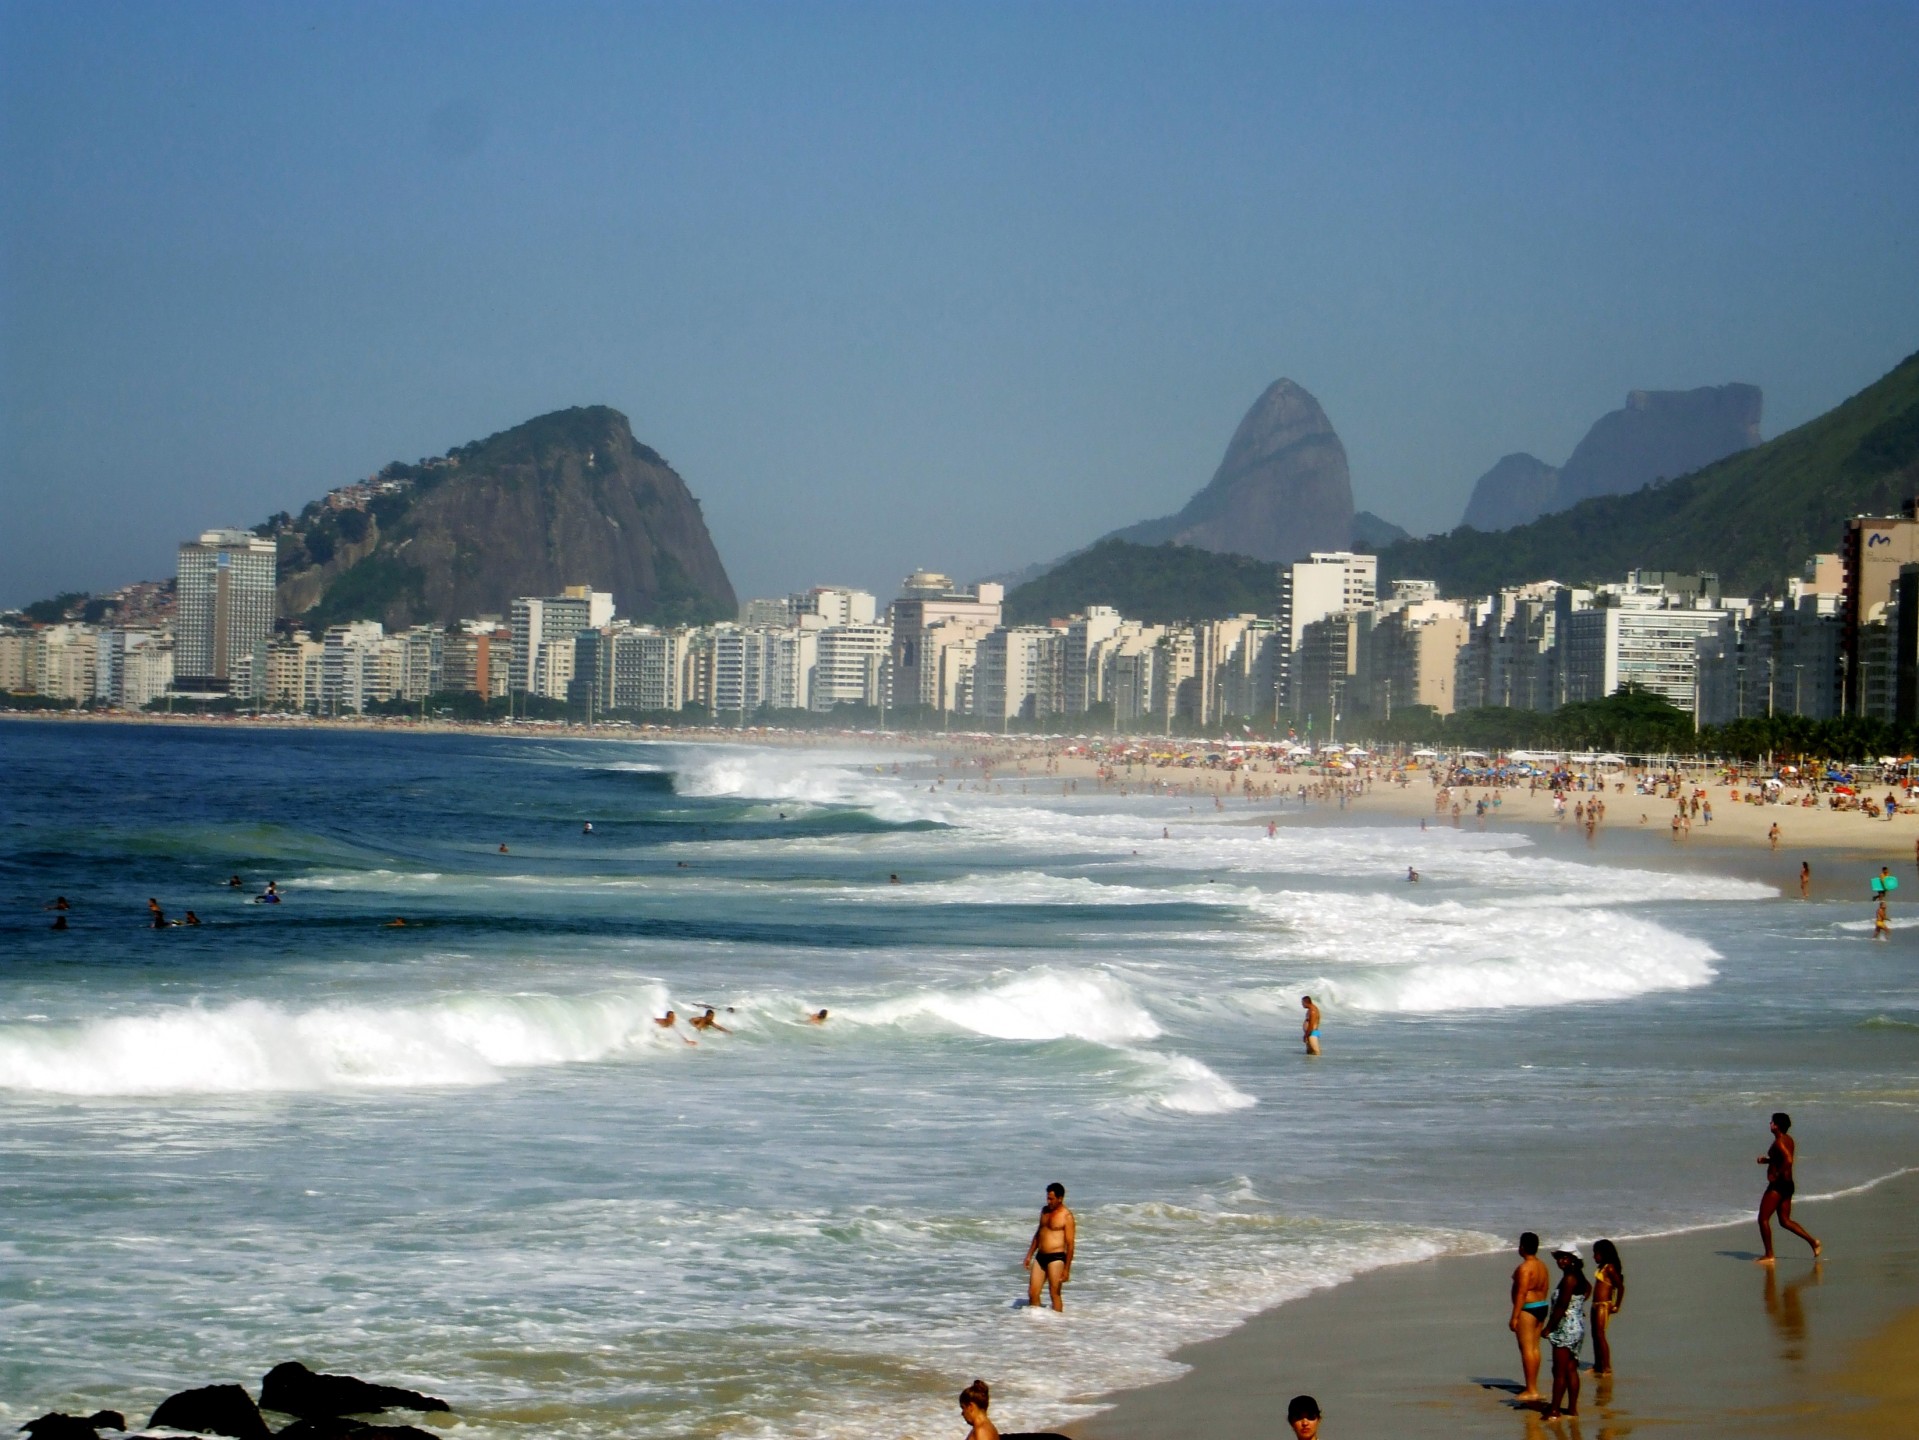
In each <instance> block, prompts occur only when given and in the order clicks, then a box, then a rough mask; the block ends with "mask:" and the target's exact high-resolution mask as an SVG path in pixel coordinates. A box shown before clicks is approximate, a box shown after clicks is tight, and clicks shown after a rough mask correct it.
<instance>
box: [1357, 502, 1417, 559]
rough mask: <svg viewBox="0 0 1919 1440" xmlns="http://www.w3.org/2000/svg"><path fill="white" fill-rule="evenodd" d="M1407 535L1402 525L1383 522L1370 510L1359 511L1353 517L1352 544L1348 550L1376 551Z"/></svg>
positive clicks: (1388, 521) (1387, 521)
mask: <svg viewBox="0 0 1919 1440" xmlns="http://www.w3.org/2000/svg"><path fill="white" fill-rule="evenodd" d="M1408 533H1409V532H1408V531H1407V529H1406V527H1405V526H1403V525H1395V524H1393V522H1392V521H1390V520H1383V519H1381V518H1380V517H1379V516H1377V515H1375V514H1373V512H1372V511H1370V510H1361V511H1360V512H1359V513H1358V514H1356V515H1354V516H1353V543H1352V545H1351V547H1350V548H1352V549H1354V550H1361V551H1365V550H1372V551H1377V550H1379V549H1381V548H1382V547H1384V546H1387V545H1390V544H1392V543H1393V541H1395V540H1404V539H1406V537H1407V535H1408Z"/></svg>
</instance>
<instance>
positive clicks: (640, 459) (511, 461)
mask: <svg viewBox="0 0 1919 1440" xmlns="http://www.w3.org/2000/svg"><path fill="white" fill-rule="evenodd" d="M370 488H371V489H372V490H373V491H375V492H378V493H374V494H373V495H372V497H371V499H370V500H369V501H368V502H367V503H366V504H365V506H364V508H353V507H346V508H339V507H329V506H327V505H326V504H324V503H321V502H316V503H315V504H312V505H309V506H307V508H306V510H304V511H303V512H301V514H300V516H299V517H298V518H297V519H295V518H292V517H288V516H277V517H275V520H274V521H270V522H268V526H266V527H262V530H263V531H265V530H267V529H268V528H271V529H272V530H273V531H274V533H275V534H276V535H277V538H278V542H279V546H280V596H279V599H280V613H281V614H283V615H287V616H294V617H298V618H300V619H302V620H304V621H306V622H307V623H308V624H310V625H321V624H332V623H337V622H339V621H343V620H352V619H370V620H382V621H385V622H386V624H387V625H389V626H405V625H414V624H420V623H423V622H432V623H436V624H445V623H448V622H450V621H453V620H456V619H459V618H460V617H462V616H468V615H482V614H492V615H505V614H506V613H507V612H508V609H509V608H510V606H511V604H512V602H513V599H514V597H516V596H520V595H556V594H558V593H559V592H560V590H561V589H562V588H563V587H565V586H567V585H591V586H593V588H595V589H596V590H610V591H612V592H613V603H614V605H615V606H616V607H617V609H618V610H619V613H620V614H621V615H623V616H630V617H632V618H634V619H640V620H654V621H661V622H689V623H692V622H699V621H704V620H715V619H724V618H730V617H732V616H733V615H734V614H736V613H737V612H738V602H737V601H736V600H735V598H734V595H733V586H732V583H731V582H730V581H729V580H728V579H727V576H726V567H725V566H724V565H722V564H721V563H720V556H719V552H718V551H717V550H716V549H714V547H713V540H712V537H711V536H710V535H708V534H707V530H706V520H705V518H704V517H703V516H702V515H701V513H700V502H699V501H698V500H695V499H694V498H693V496H692V493H691V492H690V491H688V490H687V488H686V482H685V481H683V480H682V479H680V477H679V476H678V475H677V474H676V473H674V471H673V468H672V467H671V466H669V465H668V464H667V463H666V461H665V460H663V459H661V458H660V456H659V455H658V454H657V453H656V452H655V451H653V450H651V449H649V448H648V447H647V446H645V445H642V444H640V443H639V442H638V441H637V440H635V439H634V438H633V430H632V427H631V426H630V425H629V424H628V423H627V419H626V416H624V415H622V414H621V413H620V412H619V411H617V410H613V409H609V408H608V407H606V406H604V405H590V406H584V407H575V408H573V409H571V410H557V411H555V412H553V413H552V414H550V415H542V416H540V417H539V418H537V419H534V420H529V421H527V422H526V423H525V424H524V425H518V426H515V427H514V428H513V429H511V430H502V431H501V432H500V433H499V434H497V435H492V436H489V437H487V438H486V439H484V440H477V441H474V442H473V443H472V444H470V445H462V446H459V447H457V448H455V449H453V450H449V451H448V452H447V453H446V455H445V456H444V457H439V458H435V459H431V460H423V461H421V462H420V463H419V464H418V465H405V464H399V463H395V464H392V465H389V466H387V467H386V469H384V470H382V471H381V472H380V474H379V476H378V477H376V479H375V481H374V482H371V485H370Z"/></svg>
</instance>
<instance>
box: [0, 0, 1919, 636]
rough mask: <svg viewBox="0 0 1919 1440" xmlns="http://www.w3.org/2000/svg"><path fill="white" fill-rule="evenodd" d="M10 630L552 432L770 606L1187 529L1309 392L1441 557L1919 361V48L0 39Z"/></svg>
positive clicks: (1430, 12) (1537, 22) (410, 16)
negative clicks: (683, 519) (228, 528)
mask: <svg viewBox="0 0 1919 1440" xmlns="http://www.w3.org/2000/svg"><path fill="white" fill-rule="evenodd" d="M0 306H4V309H3V310H0V604H8V603H21V602H24V601H27V600H31V599H34V598H37V597H39V596H41V595H45V594H48V593H51V592H53V591H55V590H59V589H70V588H72V589H80V588H105V587H109V586H112V585H115V584H118V583H121V582H124V581H127V580H131V579H136V578H142V577H157V576H164V575H167V574H170V573H172V568H173V552H174V547H175V546H176V545H177V543H178V542H179V541H180V540H181V539H182V538H184V537H186V536H188V535H190V534H193V533H196V532H198V531H199V530H201V529H202V528H205V527H207V526H210V525H216V524H251V523H253V522H255V521H257V520H260V519H262V518H264V517H265V516H266V515H268V514H269V513H271V512H272V511H275V510H279V509H282V508H285V509H297V508H298V507H299V506H300V505H301V504H302V503H304V502H305V501H306V500H309V499H311V498H313V497H315V496H317V495H319V494H320V493H321V492H322V491H324V490H325V489H327V488H329V487H331V486H333V485H337V484H342V483H345V482H347V481H349V480H353V479H356V478H359V477H361V476H363V475H365V474H367V473H369V472H371V471H372V470H374V469H375V468H377V467H378V466H379V465H381V464H383V463H384V462H386V461H387V460H390V459H395V458H400V459H409V460H410V459H414V458H417V457H419V456H422V455H426V454H437V453H440V452H442V451H444V450H446V449H447V448H449V447H450V446H452V445H455V444H459V443H463V442H465V441H467V440H470V439H473V438H476V437H478V436H482V435H485V434H488V433H490V432H492V431H495V430H499V429H503V428H505V427H507V426H509V425H512V424H515V423H517V422H519V421H521V420H524V419H526V418H528V417H530V416H532V415H535V414H538V413H541V412H543V411H546V410H550V409H555V408H558V407H561V406H565V405H573V404H584V403H592V402H603V403H606V404H610V405H614V406H617V407H618V408H620V409H621V410H624V411H625V412H626V413H627V414H628V415H630V416H631V417H632V420H633V428H634V430H635V432H636V433H637V434H638V435H639V436H640V438H641V439H642V440H644V441H646V442H647V443H649V444H651V445H653V446H654V447H655V448H656V449H658V450H660V451H661V452H662V453H664V454H665V455H666V456H667V458H668V459H669V460H670V461H671V462H672V463H673V464H674V465H675V466H676V467H677V468H678V469H679V471H680V472H681V474H683V475H684V476H685V477H686V480H687V482H688V484H689V485H690V486H691V487H692V489H693V492H694V493H695V494H696V495H698V496H699V497H700V498H701V500H702V501H703V502H704V504H705V509H706V514H707V517H708V520H709V522H710V524H711V526H712V529H713V534H714V538H715V540H716V541H717V542H718V544H719V548H720V553H721V555H722V556H723V557H724V558H725V560H726V563H727V566H728V569H729V571H730V572H731V574H732V576H733V578H734V582H735V585H736V587H737V588H738V589H739V591H740V593H741V594H742V596H744V595H748V594H762V593H776V592H779V591H782V590H785V589H789V588H793V587H798V586H802V585H806V584H811V583H818V582H825V581H839V582H851V583H855V584H864V585H867V586H869V587H872V588H875V589H878V590H879V591H880V592H881V594H882V595H883V596H888V595H891V594H892V593H893V587H894V585H895V584H896V583H897V580H898V577H899V576H900V575H901V574H902V573H904V572H905V571H906V570H907V569H909V568H912V567H916V566H921V565H926V566H932V567H935V568H939V569H946V570H951V571H953V572H955V573H957V574H959V575H960V576H962V577H971V576H975V575H978V574H983V573H990V572H992V571H994V570H999V569H1005V568H1009V567H1014V566H1018V565H1021V564H1024V563H1026V562H1029V561H1032V560H1036V559H1043V558H1047V557H1050V556H1053V555H1057V554H1058V553H1060V552H1061V551H1063V550H1067V549H1070V548H1072V547H1075V546H1077V545H1080V544H1083V543H1085V542H1086V541H1088V540H1090V539H1092V538H1093V537H1094V536H1096V535H1097V534H1099V533H1101V532H1103V531H1104V530H1107V529H1110V528H1112V527H1114V526H1117V525H1120V524H1124V523H1127V522H1131V521H1134V520H1138V519H1143V518H1145V517H1147V516H1150V515H1156V514H1161V513H1164V512H1166V511H1168V510H1171V509H1173V508H1176V507H1177V506H1178V505H1179V504H1181V503H1182V502H1183V501H1184V500H1185V499H1186V497H1187V496H1188V495H1189V494H1190V493H1191V492H1192V491H1193V490H1195V489H1197V488H1198V487H1199V486H1200V485H1202V484H1204V483H1205V481H1206V480H1207V479H1208V478H1209V476H1210V475H1211V473H1212V471H1213V468H1214V466H1215V465H1217V464H1218V462H1219V458H1220V455H1221V453H1222V452H1223V450H1224V449H1225V445H1226V441H1227V439H1228V437H1229V436H1230V435H1231V433H1232V430H1233V427H1234V425H1235V424H1237V422H1238V420H1239V418H1240V416H1241V414H1242V413H1243V412H1244V411H1245V409H1246V407H1247V406H1248V405H1249V404H1251V402H1252V401H1253V399H1254V398H1255V397H1256V396H1257V395H1258V394H1259V392H1260V391H1261V389H1263V388H1264V387H1265V385H1266V384H1267V383H1268V382H1270V381H1272V380H1273V379H1275V378H1277V377H1279V376H1281V375H1286V376H1290V377H1292V378H1293V379H1294V380H1297V381H1298V382H1299V383H1301V384H1302V385H1304V386H1305V387H1306V388H1307V389H1309V390H1311V391H1312V392H1313V393H1314V394H1315V395H1317V396H1318V397H1319V399H1320V401H1321V403H1322V404H1323V405H1324V406H1325V407H1326V410H1327V412H1328V413H1329V414H1330V415H1331V417H1332V420H1333V423H1334V425H1335V426H1336V427H1337V428H1338V430H1339V433H1340V435H1341V437H1342V438H1343V439H1344V440H1345V442H1346V448H1347V451H1348V453H1349V455H1350V457H1351V460H1352V468H1353V482H1354V490H1355V494H1356V498H1357V500H1358V503H1359V504H1360V505H1361V506H1362V507H1368V508H1371V509H1374V510H1377V511H1379V512H1381V513H1383V514H1385V515H1386V516H1387V517H1388V518H1391V519H1395V520H1397V521H1399V522H1400V523H1402V524H1405V525H1408V526H1409V527H1411V528H1413V529H1415V530H1417V531H1424V530H1429V529H1438V528H1446V527H1450V526H1451V525H1452V524H1454V523H1455V522H1456V521H1457V519H1458V517H1459V514H1460V511H1461V509H1462V508H1463V506H1464V504H1465V501H1466V496H1467V493H1468V490H1469V488H1470V486H1471V483H1472V481H1473V479H1474V478H1475V477H1476V476H1477V475H1478V474H1479V473H1480V472H1481V471H1483V470H1484V469H1486V468H1487V467H1488V466H1490V465H1491V464H1492V462H1493V461H1494V460H1496V459H1497V458H1498V457H1499V456H1500V455H1502V454H1504V453H1505V452H1507V451H1511V450H1522V449H1523V450H1531V451H1533V452H1535V453H1537V454H1539V455H1540V456H1542V457H1544V458H1545V459H1547V460H1549V461H1552V462H1554V463H1557V462H1559V461H1561V460H1563V459H1564V458H1565V457H1566V455H1567V453H1568V452H1569V451H1570V450H1571V448H1572V446H1573V445H1574V443H1575V442H1576V441H1577V440H1578V438H1579V436H1580V435H1581V434H1582V433H1583V432H1584V431H1585V429H1586V427H1587V426H1588V425H1590V424H1591V422H1592V421H1593V420H1594V419H1596V418H1597V417H1598V416H1599V415H1600V414H1602V413H1603V412H1605V411H1607V410H1610V409H1613V408H1615V407H1617V406H1618V405H1619V404H1620V403H1621V401H1622V399H1623V397H1624V394H1625V392H1626V391H1627V390H1628V389H1631V388H1634V387H1648V388H1666V387H1686V386H1693V385H1703V384H1713V383H1720V382H1724V381H1728V380H1748V381H1752V382H1755V383H1757V384H1759V385H1761V386H1763V387H1764V389H1765V392H1766V417H1765V431H1766V434H1767V435H1773V434H1776V433H1778V432H1779V431H1780V430H1782V429H1785V428H1788V427H1790V426H1791V425H1794V424H1797V423H1799V422H1801V421H1803V420H1806V419H1808V418H1810V417H1812V416H1813V415H1816V414H1817V413H1819V412H1820V411H1821V410H1824V409H1826V408H1827V407H1829V406H1831V405H1832V404H1834V403H1835V402H1837V401H1839V400H1841V399H1843V398H1844V397H1845V396H1847V395H1848V394H1851V393H1852V392H1854V391H1855V390H1857V389H1859V388H1860V387H1861V386H1863V385H1866V384H1868V383H1869V382H1871V381H1872V380H1874V379H1875V378H1877V377H1878V376H1879V375H1880V374H1882V373H1883V372H1884V371H1885V370H1887V369H1888V368H1890V367H1891V366H1892V365H1893V364H1894V363H1896V362H1897V361H1898V360H1900V359H1901V358H1902V357H1904V356H1905V355H1907V354H1909V353H1911V352H1912V351H1913V350H1915V349H1919V5H1915V4H1912V3H1897V4H1889V5H1883V6H1865V5H1844V4H1838V5H1834V4H1817V5H1811V4H1809V5H1800V6H1776V5H1765V4H1741V5H1724V6H1717V5H1712V6H1705V5H1692V6H1687V5H1675V4H1648V5H1631V6H1598V5H1562V4H1546V5H1538V4H1528V5H1516V6H1512V7H1509V8H1505V7H1501V8H1493V7H1485V6H1463V5H1445V4H1439V3H1421V4H1412V5H1371V6H1368V5H1347V4H1338V5H1332V4H1328V5H1324V6H1282V5H1247V6H1226V5H1212V6H1207V5H1199V4H1192V3H1181V4H1165V5H1155V6H1129V5H1111V4H1101V5H1080V4H1074V5H1066V4H1052V5H1048V4H1035V3H1022V4H1017V5H992V4H979V3H969V4H963V5H944V4H912V3H896V4H865V5H824V4H809V3H803V0H782V3H778V4H771V5H764V6H762V5H730V4H692V5H684V6H679V5H672V6H656V5H643V4H617V5H604V6H600V5H580V4H567V3H560V0H540V3H531V0H529V3H525V4H519V5H487V4H475V3H468V0H462V3H458V4H444V5H442V4H427V3H399V4H395V3H390V0H382V3H379V4H374V5H355V4H338V3H331V0H330V3H327V4H324V5H314V4H300V3H277V0H276V3H272V4H264V5H263V4H259V3H248V4H233V5H207V4H191V3H186V4H181V3H169V4H151V3H144V0H143V3H139V4H126V5H115V4H94V3H77V4H76V3H18V0H0Z"/></svg>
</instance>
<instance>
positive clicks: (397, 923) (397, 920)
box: [381, 915, 406, 930]
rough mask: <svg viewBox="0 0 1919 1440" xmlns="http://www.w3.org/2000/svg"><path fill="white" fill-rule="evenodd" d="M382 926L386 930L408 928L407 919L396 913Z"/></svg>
mask: <svg viewBox="0 0 1919 1440" xmlns="http://www.w3.org/2000/svg"><path fill="white" fill-rule="evenodd" d="M381 928H383V929H386V930H404V929H406V921H405V920H404V919H402V918H401V917H400V916H398V915H395V916H394V917H393V918H392V919H391V920H389V921H387V922H386V924H385V925H384V926H383V927H381Z"/></svg>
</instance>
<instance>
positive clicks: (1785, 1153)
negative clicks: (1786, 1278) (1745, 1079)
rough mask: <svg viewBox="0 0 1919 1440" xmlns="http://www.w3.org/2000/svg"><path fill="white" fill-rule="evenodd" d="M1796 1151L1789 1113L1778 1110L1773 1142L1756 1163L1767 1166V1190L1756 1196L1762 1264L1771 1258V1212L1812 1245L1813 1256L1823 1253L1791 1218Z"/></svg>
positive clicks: (1770, 1260)
mask: <svg viewBox="0 0 1919 1440" xmlns="http://www.w3.org/2000/svg"><path fill="white" fill-rule="evenodd" d="M1797 1152H1798V1146H1797V1145H1796V1144H1795V1143H1794V1142H1793V1138H1792V1116H1790V1115H1788V1114H1787V1113H1786V1112H1785V1111H1783V1110H1781V1111H1778V1112H1776V1113H1775V1114H1774V1115H1773V1117H1772V1144H1771V1145H1770V1146H1768V1147H1767V1148H1766V1153H1765V1154H1764V1155H1761V1156H1760V1157H1759V1163H1760V1164H1761V1165H1764V1166H1765V1167H1766V1193H1765V1194H1763V1195H1761V1196H1760V1197H1759V1238H1760V1239H1761V1240H1762V1241H1764V1242H1765V1246H1766V1253H1765V1254H1764V1255H1761V1256H1760V1257H1759V1263H1760V1264H1761V1265H1770V1264H1772V1262H1773V1253H1772V1217H1773V1216H1774V1215H1777V1216H1778V1217H1779V1223H1780V1224H1781V1225H1784V1226H1785V1227H1786V1228H1787V1229H1788V1230H1790V1231H1792V1233H1793V1234H1795V1235H1797V1236H1798V1237H1799V1238H1800V1239H1801V1240H1804V1241H1805V1242H1806V1243H1807V1244H1808V1245H1810V1246H1812V1253H1813V1257H1814V1258H1815V1259H1817V1258H1818V1257H1819V1256H1820V1255H1822V1254H1824V1253H1825V1251H1824V1247H1823V1246H1821V1245H1820V1243H1819V1242H1818V1241H1817V1240H1815V1239H1813V1238H1812V1236H1811V1235H1809V1234H1808V1233H1807V1232H1806V1230H1805V1229H1804V1228H1803V1227H1802V1226H1801V1225H1800V1224H1799V1223H1798V1222H1797V1221H1795V1220H1794V1219H1793V1218H1792V1194H1793V1191H1794V1189H1796V1188H1797V1187H1796V1186H1795V1185H1794V1184H1793V1179H1792V1162H1793V1156H1794V1155H1795V1154H1796V1153H1797Z"/></svg>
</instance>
